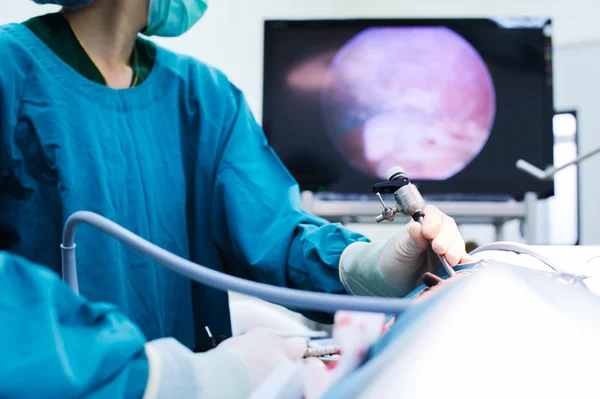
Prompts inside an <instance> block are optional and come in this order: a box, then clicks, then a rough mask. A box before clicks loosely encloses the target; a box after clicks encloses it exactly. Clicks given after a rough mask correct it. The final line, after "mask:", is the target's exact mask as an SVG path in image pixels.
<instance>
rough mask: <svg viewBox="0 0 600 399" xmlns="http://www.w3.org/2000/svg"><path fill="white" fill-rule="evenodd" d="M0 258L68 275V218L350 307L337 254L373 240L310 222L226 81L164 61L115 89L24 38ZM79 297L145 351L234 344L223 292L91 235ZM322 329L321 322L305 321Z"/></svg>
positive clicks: (4, 81) (9, 99) (15, 80)
mask: <svg viewBox="0 0 600 399" xmlns="http://www.w3.org/2000/svg"><path fill="white" fill-rule="evenodd" d="M0 56H1V59H2V60H3V61H2V62H1V63H0V191H1V193H2V194H1V196H0V249H6V250H8V251H10V252H13V253H16V254H19V255H21V256H24V257H25V258H27V259H29V260H31V261H34V262H36V263H39V264H43V265H46V266H48V267H49V268H51V269H52V270H54V271H55V272H57V273H60V247H59V246H60V243H61V234H62V228H63V225H64V222H65V220H66V219H67V218H68V217H69V215H71V214H72V213H74V212H76V211H80V210H87V211H92V212H97V213H99V214H101V215H103V216H105V217H107V218H109V219H111V220H113V221H115V222H116V223H119V224H121V225H122V226H124V227H125V228H127V229H129V230H131V231H133V232H134V233H136V234H138V235H140V236H142V237H143V238H145V239H147V240H149V241H151V242H153V243H155V244H156V245H158V246H160V247H162V248H165V249H166V250H168V251H171V252H173V253H175V254H177V255H180V256H182V257H184V258H188V259H191V260H192V261H194V262H197V263H200V264H203V265H206V266H208V267H211V268H213V269H215V270H218V271H222V272H226V273H229V274H232V275H236V276H240V277H243V278H247V279H251V280H255V281H261V282H265V283H269V284H274V285H278V286H286V287H292V288H299V289H304V290H313V291H321V292H331V293H344V292H345V290H344V287H343V285H342V284H341V282H340V280H339V276H338V262H339V258H340V256H341V253H342V251H343V250H344V249H345V248H346V247H347V246H348V245H349V244H351V243H352V242H355V241H367V239H366V238H365V237H363V236H361V235H359V234H355V233H352V232H350V231H348V230H346V229H344V228H343V227H342V226H340V225H338V224H330V223H328V222H326V221H325V220H323V219H320V218H318V217H315V216H313V215H311V214H309V213H307V212H304V211H303V210H302V209H301V207H300V195H299V189H298V186H297V184H296V182H295V181H294V179H293V178H292V176H291V175H290V174H289V172H288V171H287V170H286V168H285V167H284V166H283V165H282V163H281V162H280V160H279V159H278V158H277V156H276V155H275V153H274V152H273V150H272V149H271V148H270V147H269V146H268V143H267V141H266V138H265V136H264V134H263V132H262V130H261V128H260V126H259V125H258V124H257V123H256V121H255V120H254V118H253V116H252V114H251V111H250V109H249V107H248V105H247V103H246V101H245V99H244V96H243V95H242V93H241V92H240V91H239V90H238V89H237V88H236V87H235V86H234V85H233V84H231V83H230V81H229V80H228V79H227V77H226V76H225V75H224V74H222V73H221V72H219V71H218V70H216V69H214V68H212V67H210V66H207V65H205V64H203V63H201V62H199V61H197V60H195V59H192V58H190V57H187V56H182V55H177V54H174V53H172V52H169V51H167V50H165V49H162V48H160V47H156V54H155V60H154V64H153V66H152V70H151V71H150V73H149V74H148V76H147V77H146V79H145V80H144V81H143V83H141V84H139V85H137V86H135V87H134V88H131V89H126V90H114V89H111V88H109V87H106V86H105V85H102V84H100V83H98V82H94V81H93V80H90V79H88V78H86V77H84V76H82V75H81V74H80V73H78V72H77V71H76V69H73V68H72V67H71V66H69V65H68V64H67V63H65V61H64V60H63V59H61V58H60V57H59V56H57V55H56V54H55V52H53V51H52V50H51V49H50V48H49V47H48V46H47V45H46V44H44V42H43V41H41V40H40V39H39V38H38V37H37V36H36V35H35V34H34V33H33V32H32V31H31V30H30V29H28V28H27V27H26V26H24V25H21V24H10V25H6V26H2V27H0ZM75 241H76V243H77V260H78V276H79V286H80V292H81V294H82V295H83V296H85V297H86V298H87V299H88V300H90V301H94V302H95V301H102V302H110V303H113V304H116V305H117V306H118V307H119V308H120V309H121V310H122V311H123V312H124V313H125V314H126V315H127V316H128V317H130V318H131V319H132V320H133V321H134V322H135V323H136V324H137V325H139V327H140V329H141V331H142V332H143V333H144V335H145V337H146V338H147V339H149V340H152V339H155V338H159V337H168V336H169V337H174V338H176V339H178V340H179V341H181V342H182V343H183V344H185V345H186V346H188V347H190V348H197V347H198V346H204V345H209V344H210V341H209V340H208V337H206V334H205V332H204V326H209V327H210V329H211V330H212V332H213V334H215V335H225V336H228V335H230V333H231V327H230V318H229V317H230V316H229V307H228V297H227V294H226V293H224V292H222V291H218V290H214V289H211V288H207V287H204V286H201V285H199V284H197V283H192V282H190V280H189V279H187V278H185V277H182V276H179V275H177V274H175V273H174V272H171V271H169V270H167V269H166V268H164V267H162V266H161V265H159V264H157V263H155V262H152V261H151V260H149V259H147V258H145V257H144V256H141V255H140V254H138V253H136V252H135V251H133V250H131V249H129V248H127V247H125V246H124V245H122V244H120V243H119V242H117V241H116V240H115V239H113V238H111V237H109V236H107V235H106V234H104V233H101V232H100V231H98V230H95V229H94V228H92V227H90V226H86V225H82V226H80V227H79V228H78V229H77V234H76V237H75ZM306 315H307V316H309V317H311V318H313V319H316V320H320V321H325V320H328V315H323V314H317V313H306Z"/></svg>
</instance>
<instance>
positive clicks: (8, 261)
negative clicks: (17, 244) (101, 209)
mask: <svg viewBox="0 0 600 399" xmlns="http://www.w3.org/2000/svg"><path fill="white" fill-rule="evenodd" d="M98 267H102V265H98ZM144 344H145V338H144V336H143V335H142V333H141V332H140V331H139V329H138V328H137V327H136V326H135V325H134V324H133V323H132V322H131V321H129V320H128V319H127V318H126V317H125V316H123V315H122V314H121V313H119V312H118V311H117V310H116V309H115V307H114V306H112V305H108V304H102V303H89V302H87V301H86V300H85V299H84V298H82V297H78V296H76V295H75V294H74V293H73V292H72V291H71V290H70V288H69V287H68V286H67V285H66V284H64V283H63V282H62V281H61V280H59V278H58V277H57V276H56V275H55V274H54V273H52V272H51V271H49V270H47V269H45V268H43V267H40V266H37V265H34V264H33V263H30V262H28V261H26V260H25V259H23V258H21V257H18V256H14V255H10V254H8V253H6V252H0V359H1V361H0V381H1V382H0V397H2V398H36V399H37V398H62V399H66V398H81V397H85V398H141V397H142V396H143V395H144V391H145V388H146V383H147V381H148V360H147V357H146V352H145V350H144Z"/></svg>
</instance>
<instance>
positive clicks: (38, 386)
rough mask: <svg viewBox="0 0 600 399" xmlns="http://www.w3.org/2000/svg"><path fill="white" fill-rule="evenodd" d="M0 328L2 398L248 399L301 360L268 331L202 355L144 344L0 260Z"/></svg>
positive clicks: (95, 310)
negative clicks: (277, 373)
mask: <svg viewBox="0 0 600 399" xmlns="http://www.w3.org/2000/svg"><path fill="white" fill-rule="evenodd" d="M0 326H1V328H0V353H2V357H1V358H2V361H0V381H1V382H2V383H0V397H2V398H31V399H34V398H35V399H37V398H48V399H53V398H61V399H67V398H82V397H85V398H111V399H120V398H142V397H143V398H144V399H150V398H158V399H163V398H178V399H187V398H232V399H235V398H245V397H248V396H249V395H250V394H251V392H252V390H253V389H255V388H256V387H257V386H258V385H259V384H260V383H261V382H262V381H263V380H264V379H265V378H266V377H267V376H268V375H269V374H270V373H271V372H272V371H274V370H275V369H276V368H277V367H281V366H284V365H285V364H287V363H290V362H292V361H294V360H299V359H301V358H302V357H303V355H304V352H305V351H306V341H304V340H303V339H302V338H292V339H288V340H283V339H282V338H280V337H279V336H277V335H276V334H275V332H274V331H270V330H267V329H255V330H251V331H249V332H248V333H246V334H244V335H240V336H237V337H234V338H229V339H227V340H225V341H223V342H222V343H221V344H220V345H219V346H217V348H216V349H212V350H210V351H208V352H206V353H199V354H198V353H193V352H191V351H190V350H189V349H188V348H186V347H185V346H183V345H182V344H180V343H179V342H177V341H176V340H175V339H173V338H160V339H157V340H153V341H150V342H147V341H146V338H145V337H144V335H143V334H142V332H141V331H140V329H139V328H138V327H137V326H136V325H135V324H134V323H133V322H132V321H131V320H129V319H128V318H127V317H125V316H124V315H123V314H122V313H120V312H119V311H118V310H117V308H116V307H115V306H114V305H110V304H106V303H91V302H89V301H87V300H86V299H84V298H83V297H80V296H76V295H75V294H74V293H73V291H72V290H71V289H70V288H69V287H68V286H67V285H66V284H65V283H64V282H63V281H61V280H60V279H59V278H58V276H56V274H55V273H52V272H51V271H49V270H48V269H47V268H44V267H41V266H38V265H35V264H33V263H31V262H29V261H27V260H25V259H23V258H21V257H19V256H15V255H12V254H9V253H6V252H1V251H0ZM313 361H315V362H318V361H317V360H316V359H313Z"/></svg>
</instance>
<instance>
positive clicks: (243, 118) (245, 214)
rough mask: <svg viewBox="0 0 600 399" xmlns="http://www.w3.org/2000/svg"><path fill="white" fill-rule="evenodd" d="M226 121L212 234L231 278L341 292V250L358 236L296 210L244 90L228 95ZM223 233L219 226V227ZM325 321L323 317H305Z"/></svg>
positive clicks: (292, 184) (293, 191)
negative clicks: (228, 117) (228, 268)
mask: <svg viewBox="0 0 600 399" xmlns="http://www.w3.org/2000/svg"><path fill="white" fill-rule="evenodd" d="M228 100H229V103H228V107H229V112H228V113H227V114H228V115H231V120H230V121H228V122H227V123H225V124H224V126H227V127H228V131H227V132H226V142H225V145H224V148H223V151H222V158H221V160H220V162H219V165H218V169H217V176H216V185H215V198H214V199H213V202H214V203H215V204H216V205H217V206H216V208H215V209H217V212H215V214H214V215H213V222H214V223H215V224H218V226H219V227H217V226H216V225H215V228H214V230H215V231H216V230H219V229H221V230H224V231H225V234H222V235H221V236H220V237H217V238H218V240H219V246H220V248H221V249H222V252H223V254H224V256H225V258H226V259H227V261H228V262H227V263H228V264H229V265H230V267H231V268H232V271H233V273H234V274H236V275H238V276H241V277H245V278H249V279H253V280H256V281H260V282H264V283H269V284H272V285H277V286H284V287H290V288H297V289H302V290H310V291H318V292H327V293H346V290H345V288H344V286H343V284H342V283H341V281H340V277H339V270H338V269H339V266H338V265H339V260H340V257H341V255H342V252H343V251H344V249H345V248H346V247H347V246H348V245H350V244H352V243H354V242H358V241H364V242H368V240H367V238H365V237H363V236H362V235H360V234H357V233H354V232H351V231H349V230H347V229H345V228H344V227H343V226H341V225H340V224H333V223H329V222H327V221H326V220H324V219H321V218H319V217H317V216H315V215H311V214H310V213H308V212H305V211H304V210H302V209H301V202H300V191H299V187H298V184H297V183H296V181H295V180H294V178H293V177H292V176H291V174H290V173H289V172H288V170H287V169H286V168H285V166H284V165H283V164H282V162H281V161H280V160H279V158H278V157H277V155H276V154H275V152H274V151H273V149H272V148H271V147H270V146H269V145H268V143H267V139H266V137H265V134H264V133H263V131H262V129H261V128H260V126H259V125H258V124H257V123H256V121H255V119H254V117H253V116H252V113H251V111H250V108H249V107H248V104H247V103H246V101H245V99H244V97H243V95H242V93H241V92H240V91H239V90H238V89H237V88H236V87H234V86H231V90H230V92H229V95H228ZM222 225H225V226H226V227H227V228H226V229H222V228H221V227H220V226H222ZM304 314H305V315H306V316H308V317H310V318H312V319H314V320H317V321H322V322H330V321H331V319H330V317H329V315H327V316H325V315H323V314H318V313H312V312H304Z"/></svg>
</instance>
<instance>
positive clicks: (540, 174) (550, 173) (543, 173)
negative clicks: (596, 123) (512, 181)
mask: <svg viewBox="0 0 600 399" xmlns="http://www.w3.org/2000/svg"><path fill="white" fill-rule="evenodd" d="M599 152H600V147H598V148H596V149H594V150H592V151H589V152H587V153H585V154H582V155H580V156H578V157H577V158H575V159H573V160H572V161H569V162H567V163H566V164H564V165H561V166H553V167H549V168H547V169H546V170H541V169H540V168H538V167H536V166H534V165H532V164H530V163H529V162H527V161H525V160H524V159H519V160H518V161H517V164H516V166H517V168H519V169H521V170H522V171H525V172H527V173H529V174H530V175H532V176H534V177H536V178H538V179H540V180H552V179H553V178H554V175H555V174H557V173H558V172H560V171H561V170H563V169H565V168H567V167H569V166H571V165H573V164H577V165H578V164H579V163H581V162H582V161H585V160H586V159H588V158H590V157H592V156H594V155H596V154H598V153H599Z"/></svg>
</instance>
